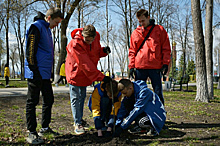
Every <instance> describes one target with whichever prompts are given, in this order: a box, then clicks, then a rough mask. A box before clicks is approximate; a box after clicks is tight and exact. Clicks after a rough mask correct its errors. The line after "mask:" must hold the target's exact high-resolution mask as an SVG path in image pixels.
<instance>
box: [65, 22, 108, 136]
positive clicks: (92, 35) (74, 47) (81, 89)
mask: <svg viewBox="0 0 220 146" xmlns="http://www.w3.org/2000/svg"><path fill="white" fill-rule="evenodd" d="M71 37H72V40H71V41H70V42H69V44H68V45H67V47H66V50H67V58H66V63H65V71H66V79H67V82H68V83H69V87H70V102H71V109H72V114H73V118H74V125H75V133H76V134H78V135H80V134H84V133H85V130H84V127H83V125H82V117H83V107H84V101H85V97H86V87H87V86H89V85H91V84H92V82H94V81H104V83H105V84H106V83H108V82H110V80H111V78H110V77H107V76H105V75H103V73H102V72H101V71H99V70H98V69H97V65H98V61H99V59H100V58H101V57H105V56H107V55H108V53H110V52H111V51H110V48H109V47H101V44H100V35H99V33H98V32H97V31H96V29H95V27H94V26H93V25H87V26H85V27H84V28H77V29H75V30H73V31H72V32H71Z"/></svg>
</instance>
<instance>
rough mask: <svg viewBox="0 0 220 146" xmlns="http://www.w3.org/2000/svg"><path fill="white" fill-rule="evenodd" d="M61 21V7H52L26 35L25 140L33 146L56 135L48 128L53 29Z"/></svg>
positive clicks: (51, 95) (41, 15)
mask: <svg viewBox="0 0 220 146" xmlns="http://www.w3.org/2000/svg"><path fill="white" fill-rule="evenodd" d="M62 19H63V14H62V13H61V10H60V9H59V8H54V7H52V8H50V9H49V10H48V11H47V13H46V15H44V14H43V13H41V12H38V15H37V16H36V17H34V22H33V23H32V24H31V25H30V27H29V28H28V29H27V32H26V50H25V65H24V69H25V73H24V76H25V78H27V82H28V93H27V101H26V120H27V121H26V122H27V129H28V131H29V132H30V133H29V136H28V137H27V138H26V140H27V142H28V143H30V144H41V143H43V142H44V140H43V139H41V138H40V136H43V135H44V134H46V133H54V131H52V129H50V127H49V124H50V121H51V110H52V105H53V102H54V96H53V90H52V85H51V81H50V78H51V72H52V67H53V59H54V47H53V40H52V33H51V29H53V28H54V27H56V26H58V24H59V23H60V22H61V21H62ZM40 92H41V93H42V97H43V100H42V101H43V105H42V122H41V125H42V129H41V130H40V132H39V133H37V132H36V128H37V120H36V106H37V104H38V103H39V96H40Z"/></svg>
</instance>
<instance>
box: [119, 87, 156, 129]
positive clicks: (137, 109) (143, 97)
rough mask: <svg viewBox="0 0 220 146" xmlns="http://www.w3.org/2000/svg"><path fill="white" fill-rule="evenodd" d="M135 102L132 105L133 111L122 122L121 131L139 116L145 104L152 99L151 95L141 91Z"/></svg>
mask: <svg viewBox="0 0 220 146" xmlns="http://www.w3.org/2000/svg"><path fill="white" fill-rule="evenodd" d="M137 96H138V98H137V101H136V103H135V104H134V109H133V110H132V111H131V112H130V113H129V115H128V116H127V117H126V118H125V119H124V120H123V122H122V124H121V127H122V128H123V129H126V128H128V127H129V126H130V124H131V123H132V122H133V121H134V120H135V118H136V117H137V116H138V115H140V114H141V113H142V112H143V111H144V109H145V107H146V105H147V102H149V100H150V99H151V98H150V97H152V93H151V92H149V91H148V89H147V90H141V91H140V93H139V94H138V95H137Z"/></svg>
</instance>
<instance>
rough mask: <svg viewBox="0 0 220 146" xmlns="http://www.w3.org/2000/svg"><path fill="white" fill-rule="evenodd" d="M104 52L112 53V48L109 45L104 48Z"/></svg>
mask: <svg viewBox="0 0 220 146" xmlns="http://www.w3.org/2000/svg"><path fill="white" fill-rule="evenodd" d="M103 52H104V53H107V54H109V53H111V50H110V48H109V46H107V47H105V48H103Z"/></svg>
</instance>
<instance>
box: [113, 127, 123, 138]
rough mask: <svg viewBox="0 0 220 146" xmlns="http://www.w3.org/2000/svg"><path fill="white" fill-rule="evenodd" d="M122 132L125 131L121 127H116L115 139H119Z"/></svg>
mask: <svg viewBox="0 0 220 146" xmlns="http://www.w3.org/2000/svg"><path fill="white" fill-rule="evenodd" d="M122 132H123V129H122V128H121V126H116V127H115V132H114V133H113V137H119V136H120V135H121V133H122Z"/></svg>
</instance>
